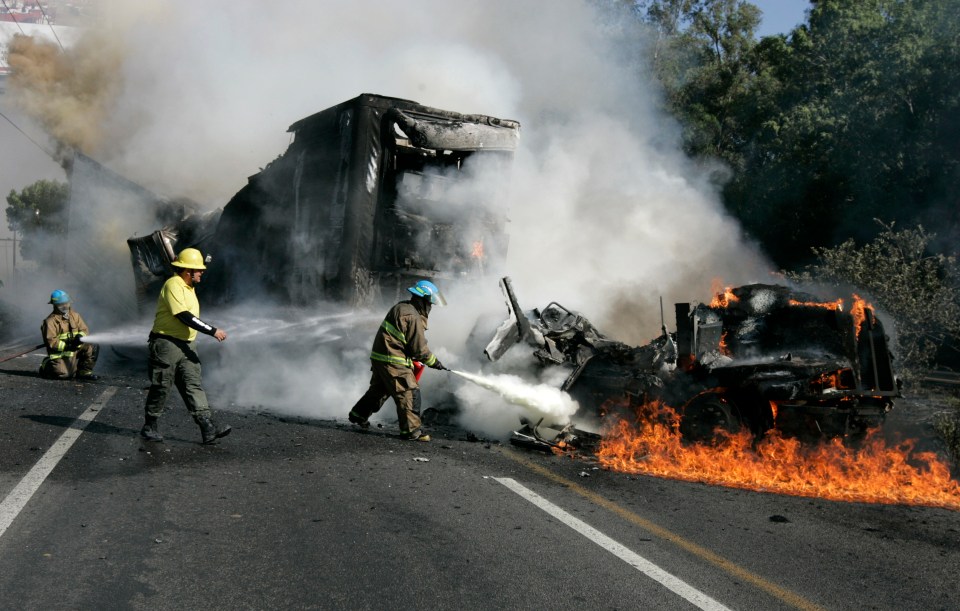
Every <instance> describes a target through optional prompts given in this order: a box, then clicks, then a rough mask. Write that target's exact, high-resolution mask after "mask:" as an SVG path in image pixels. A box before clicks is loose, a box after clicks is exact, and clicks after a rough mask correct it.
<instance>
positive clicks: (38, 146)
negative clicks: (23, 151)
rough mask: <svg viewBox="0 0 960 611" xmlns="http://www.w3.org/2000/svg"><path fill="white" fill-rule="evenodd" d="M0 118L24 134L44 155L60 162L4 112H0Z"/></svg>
mask: <svg viewBox="0 0 960 611" xmlns="http://www.w3.org/2000/svg"><path fill="white" fill-rule="evenodd" d="M0 117H3V118H4V119H6V120H7V123H9V124H10V125H12V126H13V128H14V129H16V130H17V131H18V132H20V133H21V134H23V137H24V138H26V139H27V140H29V141H30V142H32V143H33V145H34V146H36V147H37V148H38V149H40V150H41V151H43V152H44V153H46V154H47V155H48V156H49V157H50V159H53V160H54V161H57V162H59V160H58V159H57V157H56V155H54V154H53V153H51V152H50V151H48V150H47V149H45V148H44V147H43V146H42V145H41V144H39V143H38V142H37V141H36V140H34V139H33V138H31V137H30V134H28V133H27V132H25V131H23V130H22V129H20V126H19V125H17V124H16V123H14V122H13V120H12V119H11V118H10V117H8V116H7V115H5V114H3V112H0Z"/></svg>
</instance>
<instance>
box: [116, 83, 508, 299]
mask: <svg viewBox="0 0 960 611" xmlns="http://www.w3.org/2000/svg"><path fill="white" fill-rule="evenodd" d="M288 131H289V132H291V133H292V134H293V137H292V142H291V143H290V145H289V147H288V148H287V150H286V151H285V152H284V153H283V154H282V155H280V156H279V157H278V158H277V159H275V160H274V161H272V162H271V163H270V164H268V165H267V166H266V167H265V168H264V169H263V170H262V171H260V172H259V173H257V174H255V175H253V176H251V177H250V178H249V179H248V183H247V185H246V186H245V187H243V189H241V190H240V191H239V192H238V193H236V195H234V197H233V198H232V199H231V200H230V201H229V202H228V203H227V205H226V206H225V207H224V208H223V211H222V214H220V215H219V218H218V219H217V220H216V225H215V228H214V229H213V230H212V231H208V232H207V233H208V234H209V237H208V238H207V239H205V241H204V243H203V244H202V251H203V252H204V254H206V253H208V252H209V253H212V255H213V258H214V262H215V264H214V265H212V266H210V269H209V271H208V273H207V275H206V277H205V278H204V286H205V288H204V291H205V294H206V295H207V299H208V300H209V301H210V302H212V303H232V302H238V301H242V300H244V299H246V298H247V297H248V296H251V295H255V296H257V297H258V298H261V299H263V298H266V299H268V300H272V301H275V302H277V303H280V304H283V305H293V306H313V305H315V304H316V303H317V302H318V301H320V300H327V301H335V302H340V303H345V304H348V305H351V306H366V305H374V304H380V303H384V302H389V301H392V300H395V299H397V298H399V297H400V296H401V295H403V294H404V290H405V288H406V287H408V286H410V284H411V283H412V282H415V281H416V280H418V279H423V278H430V279H441V280H451V279H454V278H459V277H462V276H470V275H476V274H486V273H490V272H491V271H493V270H496V269H497V268H498V267H499V265H500V264H501V263H502V261H503V260H504V258H505V257H506V251H507V247H508V237H507V228H506V224H507V222H508V220H507V214H506V209H505V206H504V203H503V202H504V198H503V197H502V189H503V188H505V186H506V185H507V184H508V181H509V169H510V166H511V164H512V160H513V156H514V152H515V150H516V147H517V145H518V142H519V134H520V124H519V122H517V121H513V120H508V119H498V118H496V117H491V116H486V115H478V114H461V113H457V112H452V111H447V110H441V109H438V108H432V107H429V106H424V105H422V104H419V103H417V102H414V101H411V100H404V99H400V98H393V97H388V96H382V95H376V94H369V93H365V94H362V95H360V96H358V97H356V98H353V99H351V100H347V101H345V102H343V103H341V104H337V105H336V106H333V107H330V108H327V109H325V110H323V111H320V112H318V113H316V114H313V115H311V116H309V117H306V118H304V119H301V120H299V121H297V122H295V123H294V124H292V125H291V126H290V128H289V129H288ZM478 173H479V174H480V175H481V176H482V178H480V179H476V180H475V178H476V176H477V174H478ZM180 233H181V232H180V231H179V230H178V228H177V227H168V228H165V229H162V230H160V231H157V232H155V233H154V235H148V236H144V237H143V238H131V240H128V244H129V245H130V250H131V256H132V259H133V265H134V270H135V274H136V275H137V286H138V292H141V293H143V292H154V294H155V291H156V290H158V289H157V287H156V284H157V281H158V279H159V281H160V282H162V280H163V279H165V278H166V277H167V276H168V274H169V273H170V269H169V263H168V262H169V260H170V258H171V253H172V252H173V251H174V250H180V249H182V248H185V247H188V246H197V245H196V244H193V243H189V242H187V241H185V240H182V239H178V238H179V235H180ZM493 273H495V271H494V272H493Z"/></svg>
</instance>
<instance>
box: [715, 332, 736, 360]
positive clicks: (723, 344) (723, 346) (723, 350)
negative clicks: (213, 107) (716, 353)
mask: <svg viewBox="0 0 960 611" xmlns="http://www.w3.org/2000/svg"><path fill="white" fill-rule="evenodd" d="M717 347H718V348H719V350H720V354H722V355H724V356H733V353H732V352H730V346H728V345H727V332H726V331H724V332H723V333H721V334H720V345H719V346H717Z"/></svg>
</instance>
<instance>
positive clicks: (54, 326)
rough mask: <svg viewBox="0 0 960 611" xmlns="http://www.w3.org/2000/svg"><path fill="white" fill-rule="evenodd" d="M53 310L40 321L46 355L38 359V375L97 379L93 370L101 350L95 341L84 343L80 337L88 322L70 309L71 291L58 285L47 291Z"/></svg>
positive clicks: (47, 377)
mask: <svg viewBox="0 0 960 611" xmlns="http://www.w3.org/2000/svg"><path fill="white" fill-rule="evenodd" d="M48 303H50V304H51V305H53V312H51V313H50V315H49V316H47V317H46V318H45V319H44V320H43V323H42V324H41V325H40V333H41V335H42V336H43V344H44V346H45V347H46V349H47V356H46V357H44V359H43V362H42V363H40V377H42V378H46V379H48V380H69V379H72V378H76V379H78V380H83V381H85V382H92V381H94V380H97V379H98V378H99V376H97V375H95V374H94V373H93V368H94V366H95V365H96V364H97V355H98V354H99V352H100V350H99V347H98V346H97V345H96V344H85V343H83V341H82V338H83V337H84V336H85V335H89V334H90V329H89V328H88V327H87V323H86V322H84V320H83V317H82V316H80V314H79V312H77V311H76V310H74V309H73V305H72V302H71V301H70V295H69V294H67V292H66V291H63V290H60V289H57V290H55V291H53V292H52V293H50V301H49V302H48Z"/></svg>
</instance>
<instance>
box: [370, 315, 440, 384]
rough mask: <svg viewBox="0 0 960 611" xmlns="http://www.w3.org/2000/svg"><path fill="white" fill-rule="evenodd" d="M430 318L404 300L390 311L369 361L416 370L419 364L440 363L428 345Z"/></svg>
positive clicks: (376, 338)
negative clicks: (427, 333) (414, 363)
mask: <svg viewBox="0 0 960 611" xmlns="http://www.w3.org/2000/svg"><path fill="white" fill-rule="evenodd" d="M426 330H427V317H426V316H425V315H424V314H421V313H420V311H419V310H417V308H416V307H414V305H413V304H412V303H411V302H409V301H401V302H400V303H398V304H397V305H395V306H393V307H392V308H390V311H389V312H387V316H386V318H384V319H383V322H382V323H381V324H380V329H379V331H378V332H377V335H376V337H374V338H373V348H372V349H371V351H370V358H371V359H372V360H374V361H380V362H381V363H387V364H390V365H395V366H397V367H411V368H412V367H413V361H420V362H421V363H423V364H424V365H427V366H428V367H429V366H431V365H433V364H435V363H436V362H437V357H436V356H434V354H433V353H432V352H430V347H429V346H428V345H427V336H426Z"/></svg>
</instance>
